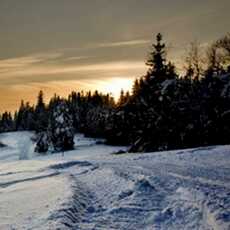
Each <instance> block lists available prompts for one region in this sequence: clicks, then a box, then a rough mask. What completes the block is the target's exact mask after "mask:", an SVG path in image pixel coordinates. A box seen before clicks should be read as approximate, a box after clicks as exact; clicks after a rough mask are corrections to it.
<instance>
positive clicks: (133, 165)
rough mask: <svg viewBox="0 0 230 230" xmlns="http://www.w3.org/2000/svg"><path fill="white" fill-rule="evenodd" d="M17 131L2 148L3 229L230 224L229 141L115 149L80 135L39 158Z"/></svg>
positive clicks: (224, 228)
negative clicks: (70, 145) (72, 146)
mask: <svg viewBox="0 0 230 230" xmlns="http://www.w3.org/2000/svg"><path fill="white" fill-rule="evenodd" d="M17 135H18V134H17V133H11V134H4V135H3V137H2V136H1V135H0V141H1V142H3V143H4V144H7V143H8V146H9V144H12V143H13V140H11V139H14V140H15V143H13V144H12V145H11V146H10V147H5V148H2V149H0V159H2V160H0V229H3V230H4V229H7V230H8V229H79V230H92V229H94V230H102V229H103V230H110V229H111V230H113V229H122V230H135V229H137V230H139V229H144V230H150V229H151V230H154V229H157V230H158V229H163V230H165V229H172V230H174V229H175V230H176V229H185V230H186V229H191V230H192V229H197V230H199V229H200V230H229V229H230V146H214V147H206V148H197V149H188V150H178V151H168V152H157V153H148V154H147V153H146V154H119V155H115V154H111V153H113V152H116V151H118V150H120V149H124V147H123V148H122V147H112V146H105V145H96V140H93V139H89V138H83V136H81V135H77V136H76V138H75V141H76V150H74V151H70V152H68V153H67V152H66V153H65V155H64V157H62V156H61V154H55V155H49V156H34V153H32V152H31V150H30V149H31V146H33V145H32V143H31V142H30V141H29V138H30V136H31V134H30V133H24V134H23V135H24V137H23V135H20V136H21V137H20V138H21V139H19V138H17ZM23 138H24V139H23ZM17 140H18V141H20V140H24V141H23V142H24V143H26V144H27V145H29V146H30V147H28V149H27V151H26V152H27V156H28V157H27V158H29V159H30V160H22V161H18V159H19V158H20V157H18V156H19V155H20V154H21V152H20V151H18V148H17V147H15V148H14V146H18V144H17ZM9 149H10V151H11V152H9ZM7 154H9V157H7ZM2 156H4V157H3V158H1V157H2ZM21 203H23V204H26V205H22V204H21ZM13 207H17V208H13Z"/></svg>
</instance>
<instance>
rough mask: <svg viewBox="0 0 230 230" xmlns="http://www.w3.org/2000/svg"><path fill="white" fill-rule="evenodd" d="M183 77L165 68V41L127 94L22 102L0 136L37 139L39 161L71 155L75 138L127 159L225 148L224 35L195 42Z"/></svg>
mask: <svg viewBox="0 0 230 230" xmlns="http://www.w3.org/2000/svg"><path fill="white" fill-rule="evenodd" d="M189 47H190V48H189V50H188V52H187V54H186V58H185V60H183V61H182V62H183V71H178V68H177V67H176V66H175V64H174V63H173V62H171V61H170V60H168V58H167V51H168V46H167V45H166V43H165V41H164V39H163V36H162V35H161V34H160V33H159V34H157V36H156V40H155V41H154V43H153V45H152V46H151V50H150V52H149V55H148V58H147V61H146V65H147V66H148V71H147V72H146V73H144V74H143V76H139V77H137V78H136V80H135V81H134V82H133V87H132V90H131V92H124V91H123V90H121V93H120V98H119V100H118V101H115V100H114V98H113V97H112V96H111V95H110V94H104V93H100V92H98V91H97V90H96V91H95V92H90V91H89V92H83V91H81V92H78V91H75V92H71V93H70V94H69V96H68V97H67V98H62V97H60V96H58V95H54V96H53V97H52V98H51V99H50V101H49V103H45V102H44V99H43V92H42V91H40V92H39V94H38V98H37V103H36V104H35V105H30V103H29V102H24V101H21V105H20V107H19V108H18V110H17V111H16V112H15V113H14V114H11V113H10V112H7V111H6V112H4V113H2V114H1V115H0V132H9V131H24V130H29V131H35V133H36V138H35V141H36V147H35V151H36V152H39V153H46V152H48V151H51V152H60V151H67V150H71V149H73V148H74V141H73V138H74V134H75V133H78V132H81V133H83V134H84V135H85V136H88V137H101V138H104V139H105V141H106V143H108V144H112V145H128V146H130V147H129V152H151V151H161V150H171V149H179V148H191V147H197V146H207V145H219V144H230V34H229V33H228V34H226V35H225V36H223V37H221V38H220V39H218V40H217V41H215V42H213V43H212V44H210V45H209V46H207V47H205V50H204V48H201V46H200V45H199V43H197V42H193V43H191V44H190V45H189Z"/></svg>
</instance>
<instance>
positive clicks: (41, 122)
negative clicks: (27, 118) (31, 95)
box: [34, 91, 48, 132]
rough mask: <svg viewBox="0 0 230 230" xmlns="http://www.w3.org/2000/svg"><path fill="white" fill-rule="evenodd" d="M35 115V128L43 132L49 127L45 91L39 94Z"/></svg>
mask: <svg viewBox="0 0 230 230" xmlns="http://www.w3.org/2000/svg"><path fill="white" fill-rule="evenodd" d="M34 116H35V130H36V132H42V131H45V130H47V127H48V112H47V109H46V106H45V103H44V99H43V92H42V91H40V92H39V94H38V99H37V104H36V106H35V110H34Z"/></svg>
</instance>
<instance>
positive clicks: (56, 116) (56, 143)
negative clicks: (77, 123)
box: [49, 100, 74, 152]
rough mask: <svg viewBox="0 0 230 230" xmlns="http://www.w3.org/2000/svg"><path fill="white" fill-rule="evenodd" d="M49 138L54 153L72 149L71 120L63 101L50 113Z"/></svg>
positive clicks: (72, 131) (72, 133)
mask: <svg viewBox="0 0 230 230" xmlns="http://www.w3.org/2000/svg"><path fill="white" fill-rule="evenodd" d="M49 136H50V140H51V142H52V145H53V148H54V150H55V151H58V152H59V151H66V150H71V149H73V148H74V129H73V119H72V116H71V114H70V113H69V108H68V106H67V103H66V101H65V100H60V101H59V102H58V104H57V105H56V106H55V107H54V109H53V111H52V113H51V116H50V120H49Z"/></svg>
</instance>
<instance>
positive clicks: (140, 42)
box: [95, 39, 150, 48]
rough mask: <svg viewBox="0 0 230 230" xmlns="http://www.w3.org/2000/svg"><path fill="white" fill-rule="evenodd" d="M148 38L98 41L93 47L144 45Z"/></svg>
mask: <svg viewBox="0 0 230 230" xmlns="http://www.w3.org/2000/svg"><path fill="white" fill-rule="evenodd" d="M149 42H150V40H145V39H139V40H129V41H118V42H105V43H99V44H97V45H95V47H99V48H102V47H105V48H109V47H120V46H137V45H144V44H148V43H149Z"/></svg>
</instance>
